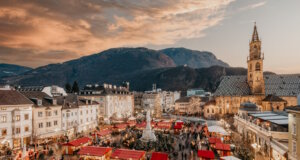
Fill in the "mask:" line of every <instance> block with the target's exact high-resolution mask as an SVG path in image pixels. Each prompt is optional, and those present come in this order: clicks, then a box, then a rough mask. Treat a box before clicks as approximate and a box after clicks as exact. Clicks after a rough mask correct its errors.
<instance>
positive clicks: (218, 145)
mask: <svg viewBox="0 0 300 160" xmlns="http://www.w3.org/2000/svg"><path fill="white" fill-rule="evenodd" d="M215 149H216V150H222V151H230V150H231V148H230V145H229V144H223V143H216V147H215Z"/></svg>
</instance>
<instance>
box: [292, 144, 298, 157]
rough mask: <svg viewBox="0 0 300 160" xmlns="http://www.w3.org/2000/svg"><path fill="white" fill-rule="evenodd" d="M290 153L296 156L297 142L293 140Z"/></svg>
mask: <svg viewBox="0 0 300 160" xmlns="http://www.w3.org/2000/svg"><path fill="white" fill-rule="evenodd" d="M292 150H293V151H292V153H293V155H296V154H297V142H296V141H295V140H294V141H293V144H292Z"/></svg>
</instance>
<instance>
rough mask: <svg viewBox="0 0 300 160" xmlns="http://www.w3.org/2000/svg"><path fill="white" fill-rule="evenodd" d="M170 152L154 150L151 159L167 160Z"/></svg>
mask: <svg viewBox="0 0 300 160" xmlns="http://www.w3.org/2000/svg"><path fill="white" fill-rule="evenodd" d="M167 159H168V154H167V153H163V152H153V153H152V156H151V160H167Z"/></svg>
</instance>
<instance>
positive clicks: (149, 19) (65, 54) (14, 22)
mask: <svg viewBox="0 0 300 160" xmlns="http://www.w3.org/2000/svg"><path fill="white" fill-rule="evenodd" d="M232 1H233V0H156V1H153V0H122V1H120V0H65V1H52V0H44V1H26V2H24V1H22V2H20V1H16V0H14V1H1V2H0V61H5V62H7V61H8V62H10V63H17V64H22V65H29V66H32V67H36V66H40V65H44V64H47V63H55V62H62V61H65V60H69V59H72V58H78V57H80V56H83V55H88V54H92V53H96V52H99V51H102V50H105V49H108V48H112V47H121V46H141V45H147V44H153V45H162V44H172V43H174V42H176V41H178V40H180V39H188V38H196V37H202V36H204V33H203V31H204V30H205V29H207V28H210V27H212V26H215V25H217V24H219V23H220V22H221V21H222V20H223V19H224V17H225V11H226V7H227V6H228V5H229V4H230V3H231V2H232ZM32 57H33V58H32ZM30 59H31V61H36V62H32V63H30Z"/></svg>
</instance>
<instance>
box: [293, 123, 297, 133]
mask: <svg viewBox="0 0 300 160" xmlns="http://www.w3.org/2000/svg"><path fill="white" fill-rule="evenodd" d="M292 125H293V126H292V134H293V135H296V131H297V126H296V123H293V124H292Z"/></svg>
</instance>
